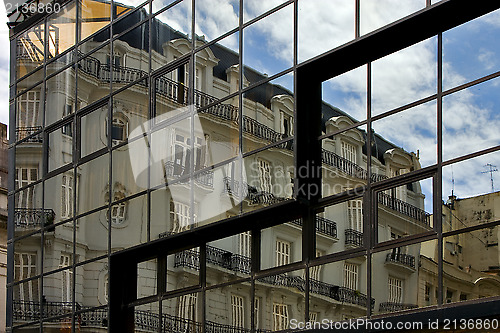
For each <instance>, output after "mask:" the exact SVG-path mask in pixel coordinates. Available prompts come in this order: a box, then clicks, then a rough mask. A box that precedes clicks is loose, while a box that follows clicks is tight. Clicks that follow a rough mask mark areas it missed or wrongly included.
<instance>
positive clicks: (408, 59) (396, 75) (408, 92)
mask: <svg viewBox="0 0 500 333" xmlns="http://www.w3.org/2000/svg"><path fill="white" fill-rule="evenodd" d="M436 59H437V37H432V38H430V39H427V40H425V41H423V42H420V43H417V44H414V45H412V46H410V47H407V48H405V49H403V50H400V51H398V52H395V53H392V54H390V55H388V56H385V57H383V58H381V59H379V60H376V61H374V62H373V63H372V77H371V87H372V96H371V107H372V109H371V110H372V115H377V114H380V113H383V112H386V111H389V110H392V109H396V108H398V107H402V106H404V105H406V104H409V103H412V102H415V101H417V100H419V99H422V98H425V97H429V96H432V95H434V94H436V93H437V65H436Z"/></svg>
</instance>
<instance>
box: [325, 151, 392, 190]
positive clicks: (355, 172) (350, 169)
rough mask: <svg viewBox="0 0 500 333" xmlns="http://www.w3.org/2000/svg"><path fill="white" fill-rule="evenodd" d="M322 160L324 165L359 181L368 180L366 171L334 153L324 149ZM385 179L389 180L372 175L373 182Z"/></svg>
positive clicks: (382, 176)
mask: <svg viewBox="0 0 500 333" xmlns="http://www.w3.org/2000/svg"><path fill="white" fill-rule="evenodd" d="M321 160H322V161H323V163H325V164H327V165H330V166H333V167H334V168H336V169H338V170H340V171H342V172H343V173H346V174H348V175H349V176H352V177H355V178H359V179H368V172H367V171H366V170H365V169H363V168H362V167H360V166H359V165H357V164H356V163H354V162H351V161H349V160H348V159H346V158H344V157H341V156H339V155H337V154H335V153H334V152H331V151H328V150H326V149H322V150H321ZM384 179H387V176H385V175H380V174H377V173H372V175H371V181H372V182H378V181H381V180H384Z"/></svg>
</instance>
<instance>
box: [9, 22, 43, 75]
mask: <svg viewBox="0 0 500 333" xmlns="http://www.w3.org/2000/svg"><path fill="white" fill-rule="evenodd" d="M44 43H45V31H44V25H43V24H42V25H38V26H35V27H33V28H31V29H29V30H27V31H26V32H25V33H23V34H21V35H20V36H19V37H17V46H16V60H17V62H16V73H17V75H16V78H17V79H20V78H21V77H23V76H25V75H26V74H28V73H30V72H32V71H33V70H34V69H36V68H38V67H39V66H41V65H42V64H43V61H44V59H45V50H44Z"/></svg>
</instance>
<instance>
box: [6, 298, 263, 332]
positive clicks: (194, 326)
mask: <svg viewBox="0 0 500 333" xmlns="http://www.w3.org/2000/svg"><path fill="white" fill-rule="evenodd" d="M78 307H79V305H78ZM48 308H56V309H57V310H56V311H52V310H51V312H50V316H49V315H48V314H49V313H47V315H45V316H44V318H48V317H54V316H61V315H66V314H70V313H71V303H65V302H46V303H43V309H48ZM87 308H88V307H79V309H82V310H84V311H83V312H81V313H79V314H78V315H77V318H76V321H77V322H78V324H79V326H81V327H107V326H108V311H107V309H106V308H99V309H89V311H85V310H86V309H87ZM41 310H42V306H41V305H40V303H39V302H30V301H14V312H13V315H14V321H22V322H29V321H35V320H39V319H40V315H41ZM60 320H61V319H60V318H58V319H55V320H54V321H60ZM49 321H50V320H49ZM134 322H135V328H136V329H140V330H141V331H146V332H158V329H159V328H160V325H161V331H162V332H169V333H202V332H203V323H201V322H199V321H195V320H192V319H185V318H181V317H177V316H173V315H170V314H166V313H164V314H162V315H161V317H160V315H159V314H158V313H155V312H150V311H144V310H135V311H134ZM204 326H205V329H204V331H205V332H206V333H250V331H251V330H250V329H248V328H243V327H238V326H232V325H228V324H221V323H216V322H213V321H210V320H207V321H206V322H205V325H204ZM256 332H257V333H267V332H271V331H270V330H266V329H258V330H257V331H256Z"/></svg>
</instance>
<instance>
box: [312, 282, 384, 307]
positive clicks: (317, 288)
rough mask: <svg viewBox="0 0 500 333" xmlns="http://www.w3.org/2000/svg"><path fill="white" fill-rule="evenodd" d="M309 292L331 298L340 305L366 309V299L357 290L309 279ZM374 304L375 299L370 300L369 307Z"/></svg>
mask: <svg viewBox="0 0 500 333" xmlns="http://www.w3.org/2000/svg"><path fill="white" fill-rule="evenodd" d="M309 291H310V292H311V293H313V294H318V295H323V296H327V297H330V298H333V299H334V300H336V301H339V302H342V303H350V304H356V305H359V306H362V307H367V305H368V297H367V296H366V295H365V294H363V293H362V292H360V291H358V290H353V289H349V288H346V287H340V286H336V285H333V284H329V283H326V282H322V281H318V280H314V279H311V280H310V282H309ZM374 304H375V299H374V298H372V299H371V306H372V307H373V306H374Z"/></svg>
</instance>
